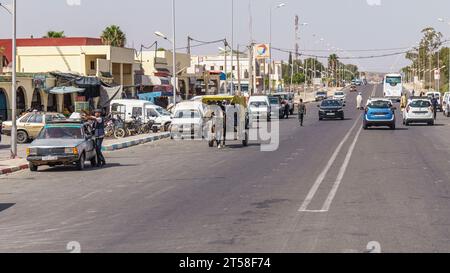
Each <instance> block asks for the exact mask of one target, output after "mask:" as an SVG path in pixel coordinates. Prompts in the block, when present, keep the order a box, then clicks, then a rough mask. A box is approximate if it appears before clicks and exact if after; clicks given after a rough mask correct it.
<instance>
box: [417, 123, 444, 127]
mask: <svg viewBox="0 0 450 273" xmlns="http://www.w3.org/2000/svg"><path fill="white" fill-rule="evenodd" d="M408 126H409V127H442V126H447V124H441V123H435V124H434V125H428V124H426V123H412V124H409V125H408Z"/></svg>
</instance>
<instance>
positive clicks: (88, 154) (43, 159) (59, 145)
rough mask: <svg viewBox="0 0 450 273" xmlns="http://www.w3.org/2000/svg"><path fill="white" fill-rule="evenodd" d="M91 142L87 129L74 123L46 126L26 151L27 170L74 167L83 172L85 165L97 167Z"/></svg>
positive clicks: (93, 144) (92, 142) (58, 123)
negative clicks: (64, 166) (43, 167)
mask: <svg viewBox="0 0 450 273" xmlns="http://www.w3.org/2000/svg"><path fill="white" fill-rule="evenodd" d="M96 156H97V155H96V152H95V143H94V139H93V138H92V135H91V134H90V133H89V130H88V128H87V126H85V125H84V124H82V123H75V122H70V121H66V122H57V123H50V124H46V125H45V126H44V128H42V130H41V132H40V133H39V135H38V137H37V138H36V140H34V141H33V142H32V143H31V144H30V146H29V147H28V148H27V160H28V161H29V162H30V163H29V164H30V170H31V171H32V172H35V171H37V170H38V167H39V166H43V165H47V166H50V167H53V166H57V165H66V166H67V165H75V166H76V167H77V169H78V170H83V169H84V167H85V162H86V161H90V163H91V165H92V166H96V165H97V160H96Z"/></svg>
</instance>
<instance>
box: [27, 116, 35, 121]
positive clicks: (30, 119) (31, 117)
mask: <svg viewBox="0 0 450 273" xmlns="http://www.w3.org/2000/svg"><path fill="white" fill-rule="evenodd" d="M27 123H36V115H31V116H30V118H29V119H28V120H27Z"/></svg>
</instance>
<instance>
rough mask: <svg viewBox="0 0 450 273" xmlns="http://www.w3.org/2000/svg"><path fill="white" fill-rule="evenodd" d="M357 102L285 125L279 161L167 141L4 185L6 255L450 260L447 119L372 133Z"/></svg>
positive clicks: (8, 179)
mask: <svg viewBox="0 0 450 273" xmlns="http://www.w3.org/2000/svg"><path fill="white" fill-rule="evenodd" d="M360 91H362V92H363V93H364V96H365V97H366V98H367V97H368V96H370V95H381V86H373V85H368V86H364V87H361V88H360ZM355 97H356V94H350V95H349V96H348V100H349V101H348V103H347V109H346V120H344V121H321V122H319V121H318V117H317V108H316V107H315V105H314V104H312V105H310V106H309V115H308V117H307V120H306V124H305V125H306V126H305V127H303V128H300V127H299V126H298V123H297V121H296V119H294V118H292V119H290V120H288V121H283V122H282V123H281V125H280V129H281V132H282V133H281V140H280V148H279V149H278V150H277V151H275V152H261V151H260V149H259V146H257V145H251V146H250V147H248V148H241V147H240V146H230V147H228V148H226V149H224V150H218V149H210V148H208V147H207V145H206V143H202V142H176V141H171V140H164V141H161V142H159V143H156V144H148V145H142V146H139V147H136V148H131V149H127V150H123V151H117V152H113V153H109V154H107V157H108V160H109V162H110V165H109V167H108V168H106V169H91V170H89V169H88V170H86V171H85V172H82V173H80V172H77V171H74V170H73V169H70V168H55V169H46V170H43V171H42V172H40V173H38V174H33V175H32V174H31V173H29V172H27V171H25V172H21V173H16V174H12V175H9V176H4V177H1V178H0V203H1V204H0V251H7V252H11V251H12V252H24V251H32V252H34V251H39V252H65V251H66V244H67V243H68V242H69V241H78V242H79V243H80V244H81V247H82V251H84V252H94V251H95V252H97V251H99V252H122V251H126V252H365V251H366V246H367V244H368V242H370V241H377V242H379V243H380V244H381V248H382V251H384V252H449V251H450V241H449V240H450V217H449V215H450V193H449V189H450V187H449V183H450V168H449V167H448V166H449V163H450V148H449V147H450V138H449V137H448V135H449V134H450V120H448V119H444V118H443V117H442V115H440V116H439V121H438V126H435V127H427V126H411V127H408V128H405V127H403V126H401V122H400V120H398V130H395V131H392V130H384V129H372V130H367V131H364V130H361V127H362V126H361V118H360V117H361V115H362V112H360V111H357V110H356V109H355V108H356V107H355V101H356V99H355Z"/></svg>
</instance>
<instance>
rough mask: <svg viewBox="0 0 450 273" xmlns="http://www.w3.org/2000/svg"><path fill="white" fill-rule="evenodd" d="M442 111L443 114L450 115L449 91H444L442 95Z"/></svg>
mask: <svg viewBox="0 0 450 273" xmlns="http://www.w3.org/2000/svg"><path fill="white" fill-rule="evenodd" d="M442 111H443V112H444V116H446V117H450V92H445V94H444V96H443V97H442Z"/></svg>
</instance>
